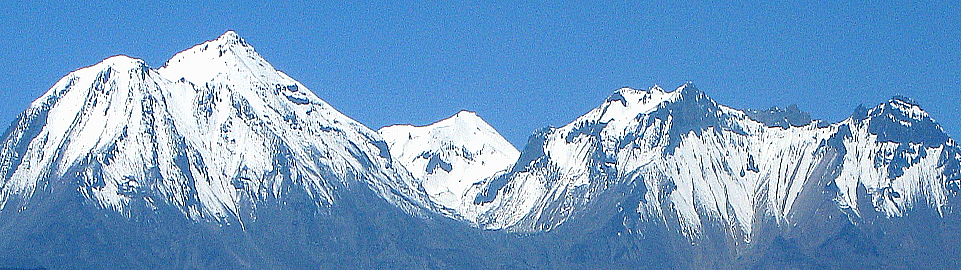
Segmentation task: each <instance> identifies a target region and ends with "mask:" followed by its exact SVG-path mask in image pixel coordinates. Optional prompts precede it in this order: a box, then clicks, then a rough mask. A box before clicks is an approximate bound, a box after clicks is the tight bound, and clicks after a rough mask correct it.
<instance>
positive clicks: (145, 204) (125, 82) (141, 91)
mask: <svg viewBox="0 0 961 270" xmlns="http://www.w3.org/2000/svg"><path fill="white" fill-rule="evenodd" d="M0 177H2V178H0V211H3V210H4V209H14V208H10V207H11V206H20V205H24V204H25V203H26V202H27V201H28V200H31V199H32V198H34V197H33V196H34V195H35V194H52V193H51V192H49V191H50V190H46V191H48V192H38V191H41V190H44V189H47V188H51V189H52V188H58V189H63V190H71V191H73V192H77V194H76V195H79V196H81V197H83V199H84V200H86V201H85V202H91V203H94V204H95V205H98V206H100V207H102V208H106V209H112V210H116V211H118V212H120V213H121V214H123V215H130V216H133V215H137V213H143V214H149V213H150V211H153V210H155V209H157V208H160V207H172V209H173V210H175V211H179V212H180V213H181V214H183V216H185V217H189V218H191V219H194V220H207V221H218V222H225V223H231V222H243V221H245V220H251V219H256V216H255V215H256V209H257V208H258V206H257V205H258V204H277V205H284V204H286V203H287V201H288V200H293V199H294V197H296V199H298V200H301V199H305V198H306V199H309V203H312V204H313V205H315V206H316V207H324V206H329V205H332V204H333V203H335V202H337V201H338V197H339V196H343V192H349V191H350V189H353V188H355V187H357V188H370V189H371V190H372V191H373V192H374V193H375V194H377V195H380V196H381V197H383V198H384V199H386V200H388V201H390V202H391V203H393V204H395V205H396V206H398V207H401V208H403V209H405V210H407V211H408V212H410V213H420V211H422V209H421V208H420V207H432V206H430V205H428V201H427V200H428V199H427V196H426V194H424V193H423V190H422V189H421V188H420V187H419V185H417V183H416V182H414V180H413V179H412V178H411V177H410V176H409V175H408V174H407V172H406V171H404V170H403V168H402V166H401V164H399V163H396V162H395V161H393V160H392V159H391V157H390V154H389V152H388V150H387V147H386V143H385V142H384V141H383V140H381V139H380V136H379V135H378V134H377V133H376V132H375V131H373V130H370V129H369V128H367V127H365V126H363V125H362V124H360V123H357V122H356V121H354V120H353V119H350V118H348V117H346V116H345V115H343V114H341V113H340V112H338V111H336V110H335V109H333V108H332V107H330V106H329V105H327V104H326V103H325V102H323V100H321V99H320V98H318V97H317V96H315V95H314V94H313V92H311V91H310V90H309V89H307V88H306V87H305V86H303V85H302V84H300V83H298V82H297V81H295V80H293V79H291V78H290V77H288V76H286V75H285V74H283V73H281V72H280V71H277V70H276V69H274V68H273V67H272V66H271V65H270V64H269V63H267V62H266V61H265V60H264V59H263V58H262V57H260V55H259V54H257V53H256V52H255V51H254V50H253V48H252V47H250V46H249V45H247V44H246V43H245V42H243V40H242V39H240V38H239V37H238V36H237V35H236V33H233V32H227V33H226V34H224V35H223V36H221V37H220V38H218V39H215V40H212V41H208V42H205V43H203V44H200V45H197V46H194V47H192V48H190V49H188V50H186V51H184V52H181V53H178V54H176V55H175V56H174V57H173V59H171V60H170V61H168V62H167V64H166V65H165V66H164V67H162V68H160V69H159V70H155V69H150V68H148V67H146V65H144V62H143V61H142V60H138V59H134V58H130V57H127V56H122V55H121V56H114V57H110V58H108V59H105V60H103V61H102V62H100V63H98V64H95V65H92V66H89V67H86V68H82V69H79V70H76V71H74V72H71V73H70V74H68V75H67V76H65V77H64V78H62V79H61V80H60V81H59V82H58V83H56V84H55V85H54V86H53V87H52V88H51V89H50V90H48V91H47V93H46V94H44V96H41V97H40V98H39V99H37V100H36V101H34V102H33V103H32V104H31V106H30V108H28V109H27V110H26V111H25V112H24V113H22V114H21V115H20V116H19V118H18V119H17V122H16V123H15V124H14V125H13V126H12V127H11V128H10V129H8V132H7V134H6V135H5V136H4V137H3V138H2V141H0ZM47 183H53V184H49V185H48V184H47ZM64 194H67V193H64ZM70 194H72V193H70ZM69 199H71V201H79V200H75V199H73V198H69ZM302 202H304V201H302ZM5 207H6V208H5ZM319 209H320V208H318V210H319Z"/></svg>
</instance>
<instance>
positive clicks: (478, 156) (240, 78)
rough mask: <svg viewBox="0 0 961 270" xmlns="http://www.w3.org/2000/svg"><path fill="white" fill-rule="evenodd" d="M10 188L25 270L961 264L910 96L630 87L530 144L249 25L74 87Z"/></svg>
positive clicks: (17, 166) (10, 147) (11, 147)
mask: <svg viewBox="0 0 961 270" xmlns="http://www.w3.org/2000/svg"><path fill="white" fill-rule="evenodd" d="M0 176H3V178H2V179H0V181H2V182H0V249H3V250H7V251H10V252H5V253H4V254H0V262H3V263H10V262H13V263H16V264H17V265H12V266H16V267H19V266H27V267H35V266H50V267H62V268H104V267H110V266H114V267H116V266H118V265H119V266H125V267H130V268H318V267H320V268H332V269H333V268H343V267H352V268H600V267H611V268H634V267H645V268H665V269H671V268H725V269H726V268H784V267H792V268H832V267H833V268H844V267H868V268H870V267H875V268H876V267H892V266H897V265H908V266H907V267H908V268H910V267H912V266H917V267H935V268H937V267H956V266H959V264H961V260H958V259H957V258H954V257H953V256H952V254H956V252H961V250H959V249H961V248H959V247H961V245H956V244H957V243H958V241H957V240H954V239H961V237H954V236H961V233H957V232H959V231H961V213H958V212H957V209H961V208H958V207H961V198H959V196H958V192H961V150H959V147H958V146H957V145H956V143H955V141H954V140H953V139H951V138H950V136H948V135H947V134H946V133H945V132H944V130H943V129H942V128H941V127H940V126H939V125H938V124H937V122H936V121H935V120H934V119H932V118H931V117H930V115H928V114H927V113H926V112H925V111H924V110H922V109H921V108H920V106H919V105H917V104H916V102H914V101H912V100H910V99H909V98H904V97H893V98H891V99H890V100H888V101H887V102H884V103H881V104H879V105H877V106H875V107H872V108H864V107H859V108H858V109H855V112H854V113H853V114H852V115H851V116H850V117H848V118H846V119H844V120H841V121H838V122H836V123H827V122H824V121H821V120H816V119H810V116H809V115H807V114H806V113H804V112H801V111H800V110H797V108H796V107H792V106H789V107H788V108H786V109H778V108H774V109H771V110H767V111H756V110H738V109H735V108H732V107H728V106H725V105H723V104H719V103H718V102H716V101H715V100H713V99H712V98H711V97H709V96H708V95H707V93H705V92H704V91H701V90H700V89H698V88H697V87H696V86H695V85H694V84H693V83H690V82H689V83H685V84H683V85H681V86H680V87H678V88H676V89H675V90H673V91H665V90H664V89H662V88H660V87H659V86H656V85H655V86H653V87H651V88H649V89H647V90H637V89H631V88H621V89H618V90H616V91H614V92H613V93H612V94H611V95H609V96H608V97H607V98H606V99H605V100H603V102H602V103H601V104H600V105H599V106H597V107H595V108H594V109H592V110H590V111H588V112H587V113H585V114H583V115H582V116H580V117H578V118H576V119H575V120H574V121H572V122H571V123H569V124H565V125H563V126H560V127H546V128H543V129H540V130H538V131H536V132H534V134H532V135H531V136H530V138H529V140H528V144H527V145H525V147H524V148H523V149H522V150H521V151H518V150H517V149H516V148H514V146H513V145H511V144H510V143H509V142H507V141H506V140H505V139H504V138H503V137H502V136H501V135H500V134H498V133H497V131H496V130H495V129H494V128H493V127H491V126H490V125H489V124H487V123H486V122H485V121H484V120H483V119H481V118H480V116H478V115H477V114H476V113H473V112H469V111H461V112H458V113H457V114H455V115H453V116H451V117H449V118H447V119H444V120H441V121H438V122H435V123H432V124H430V125H425V126H419V127H418V126H413V125H395V126H390V127H384V128H381V129H380V130H378V131H374V130H371V129H370V128H367V127H366V126H364V125H363V124H361V123H358V122H357V121H354V120H353V119H350V118H349V117H347V116H346V115H343V114H342V113H340V112H339V111H337V110H336V109H334V108H332V107H331V106H330V105H329V104H327V103H326V102H324V101H323V100H322V99H321V98H320V97H318V96H317V95H316V94H314V93H313V92H311V91H310V90H309V89H308V88H307V87H306V86H304V85H302V84H301V83H299V82H297V81H296V80H294V79H293V78H290V77H289V76H287V75H286V74H284V73H283V72H281V71H279V70H277V69H276V68H274V67H273V66H272V65H270V63H268V62H267V61H266V60H265V59H263V57H261V56H260V55H259V54H257V52H256V51H255V50H254V49H253V47H251V46H250V44H247V43H246V42H245V41H244V40H243V39H242V38H241V37H240V36H239V35H237V33H236V32H234V31H227V32H226V33H224V34H223V35H221V36H220V37H218V38H217V39H214V40H210V41H207V42H204V43H201V44H198V45H195V46H193V47H191V48H189V49H187V50H184V51H183V52H180V53H178V54H175V55H174V56H172V57H171V59H170V60H168V61H167V62H166V63H165V64H164V65H163V66H161V67H160V68H157V69H153V68H150V67H148V66H147V65H146V64H145V63H144V62H143V61H142V60H139V59H135V58H131V57H128V56H124V55H118V56H113V57H110V58H107V59H105V60H103V61H101V62H100V63H97V64H95V65H91V66H88V67H85V68H81V69H78V70H76V71H74V72H71V73H69V74H68V75H66V76H64V78H62V79H60V80H59V81H58V82H57V83H56V84H55V85H54V86H53V87H51V88H50V90H48V91H47V92H46V93H45V94H43V95H42V96H41V97H40V98H38V99H37V100H36V101H34V102H33V103H31V105H30V107H29V108H27V109H26V110H25V111H24V112H23V113H21V115H20V117H18V119H17V121H15V122H14V124H12V125H11V126H10V127H9V128H8V129H7V131H6V132H5V133H4V135H3V137H2V141H0ZM26 243H31V244H33V245H26ZM167 254H174V255H167ZM88 260H89V261H88ZM3 263H0V267H6V266H7V265H4V264H3Z"/></svg>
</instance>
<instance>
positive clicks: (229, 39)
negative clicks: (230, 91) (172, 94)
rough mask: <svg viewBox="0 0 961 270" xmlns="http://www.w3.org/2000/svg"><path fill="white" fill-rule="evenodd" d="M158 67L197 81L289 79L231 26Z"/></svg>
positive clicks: (172, 77)
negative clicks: (215, 36) (216, 36)
mask: <svg viewBox="0 0 961 270" xmlns="http://www.w3.org/2000/svg"><path fill="white" fill-rule="evenodd" d="M158 71H159V72H160V74H161V75H162V76H164V77H166V78H167V79H169V80H171V81H176V80H180V79H181V78H182V79H184V80H186V81H189V82H191V83H194V84H198V85H202V84H205V83H207V82H210V81H212V80H215V79H217V78H218V77H219V78H220V80H225V81H237V83H248V82H250V81H261V82H268V81H275V82H276V81H283V82H284V83H289V81H291V80H290V78H287V77H286V76H285V75H281V74H280V73H279V72H278V71H277V70H276V69H274V67H273V66H271V65H270V63H268V62H267V61H266V60H264V58H263V57H262V56H261V55H260V54H259V53H257V51H255V50H254V48H253V47H252V46H250V45H249V44H247V42H246V41H244V39H243V38H241V37H240V35H238V34H237V32H234V31H233V30H230V31H227V32H225V33H224V34H222V35H220V37H218V38H217V39H214V40H209V41H206V42H204V43H201V44H198V45H196V46H193V47H191V48H190V49H187V50H185V51H182V52H180V53H177V54H176V55H174V56H173V57H171V58H170V60H167V63H165V64H164V66H163V67H161V68H160V69H159V70H158ZM228 73H230V74H231V75H232V76H231V77H229V78H228V77H227V76H226V74H228Z"/></svg>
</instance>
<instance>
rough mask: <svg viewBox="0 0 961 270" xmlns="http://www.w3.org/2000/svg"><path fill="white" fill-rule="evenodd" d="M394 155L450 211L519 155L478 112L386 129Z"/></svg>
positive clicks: (512, 162)
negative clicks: (466, 194)
mask: <svg viewBox="0 0 961 270" xmlns="http://www.w3.org/2000/svg"><path fill="white" fill-rule="evenodd" d="M379 132H380V134H381V136H383V137H384V140H386V141H387V144H388V148H389V149H390V153H391V156H393V157H394V159H396V160H398V161H399V162H400V163H401V164H404V167H406V168H407V169H408V170H409V171H410V172H411V174H412V175H413V176H414V178H416V179H419V180H421V181H422V183H423V186H424V189H425V190H426V191H427V193H428V194H430V196H431V199H432V200H434V201H435V202H437V203H440V204H441V205H443V206H446V207H448V208H451V209H455V210H457V209H460V208H461V205H462V204H464V202H463V200H464V192H465V191H466V190H467V188H468V187H470V186H471V185H474V184H475V183H478V182H480V181H482V180H484V179H485V178H488V177H491V176H493V175H494V174H496V173H497V172H499V171H502V170H505V169H507V168H508V167H510V166H511V165H513V164H514V161H515V160H517V156H518V155H519V152H518V151H517V149H516V148H514V146H513V145H511V144H510V143H509V142H508V141H507V140H506V139H504V137H503V136H501V135H500V134H499V133H497V131H496V130H494V128H493V127H491V126H490V125H489V124H487V122H485V121H484V120H483V119H481V118H480V117H479V116H477V114H476V113H474V112H469V111H461V112H458V113H457V114H455V115H454V116H451V117H450V118H447V119H444V120H441V121H438V122H436V123H433V124H430V125H426V126H412V125H393V126H387V127H384V128H381V129H380V130H379Z"/></svg>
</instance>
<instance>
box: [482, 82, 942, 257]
mask: <svg viewBox="0 0 961 270" xmlns="http://www.w3.org/2000/svg"><path fill="white" fill-rule="evenodd" d="M751 117H752V115H751V114H748V113H745V112H742V111H739V110H735V109H732V108H729V107H725V106H723V105H718V104H717V103H716V102H714V101H713V100H711V99H710V98H709V97H707V96H706V95H705V94H704V93H703V92H701V91H700V90H698V89H697V88H695V87H694V86H693V85H691V84H685V85H683V86H681V87H680V88H678V89H677V90H675V91H672V92H665V91H663V90H661V89H660V88H657V87H654V88H652V89H651V90H648V91H642V90H633V89H621V90H619V91H617V92H615V93H614V94H613V95H612V96H611V97H610V98H608V100H607V101H605V103H604V104H603V105H601V106H600V107H598V108H596V109H594V110H592V111H590V112H588V113H587V114H585V115H584V116H581V117H579V118H578V119H577V120H575V121H574V122H573V123H571V124H568V125H565V126H563V127H560V128H549V129H545V130H542V131H540V132H538V133H536V134H534V135H533V136H531V139H530V142H529V144H528V145H527V147H526V148H525V149H524V151H522V153H521V157H520V159H519V160H518V162H517V163H516V164H515V165H514V167H513V168H512V169H511V171H510V172H508V173H506V174H504V175H501V176H499V177H496V178H492V179H489V180H488V181H486V182H485V183H484V184H482V185H477V186H476V188H474V189H472V190H470V191H468V196H470V197H473V199H474V202H475V207H477V208H479V209H481V211H482V212H483V214H481V215H479V216H478V219H477V223H479V224H482V226H483V227H485V228H489V229H507V230H511V231H528V232H529V231H549V230H552V229H554V228H556V227H558V226H560V225H561V224H563V223H565V222H566V221H567V220H568V219H570V218H571V217H572V216H576V215H578V213H583V212H584V211H587V210H584V209H585V208H586V207H587V206H586V205H588V204H591V203H593V202H594V201H597V200H599V199H598V198H599V197H601V196H615V197H616V198H617V200H628V201H622V203H621V204H619V205H618V206H617V208H618V209H620V210H618V211H620V212H623V213H625V215H627V216H628V217H626V218H625V219H624V220H623V221H622V223H623V224H622V225H623V226H625V227H626V228H624V229H625V230H628V231H630V230H631V229H632V226H641V227H643V226H644V225H643V224H644V223H663V224H673V225H669V226H668V227H670V228H669V229H670V230H675V231H677V232H678V233H680V234H682V235H684V237H685V238H687V239H688V241H692V242H697V241H698V239H699V238H702V237H707V236H705V233H706V231H707V230H713V229H711V228H710V227H717V228H720V230H721V233H722V235H727V236H726V238H730V240H725V241H732V243H750V242H752V240H753V239H755V238H758V237H764V234H767V233H769V231H771V230H777V229H776V228H778V227H784V226H787V227H789V226H793V225H796V224H798V223H799V222H803V221H805V220H807V219H810V218H815V216H816V213H814V212H816V211H815V210H816V208H817V207H818V205H820V204H821V203H822V200H830V201H831V202H832V203H833V204H834V205H835V208H836V209H835V210H839V211H843V212H844V213H845V215H844V218H848V219H851V220H852V222H854V223H855V224H857V223H858V222H859V219H860V217H861V216H864V215H866V213H874V212H878V213H883V214H884V216H887V217H897V216H902V215H903V214H904V213H906V212H909V211H914V210H917V211H924V209H932V210H934V211H935V212H936V213H942V212H944V211H948V210H950V209H952V206H951V205H949V204H948V201H950V200H951V199H952V198H955V197H956V193H957V188H956V187H957V183H958V179H959V177H958V164H959V161H961V156H958V154H957V153H958V147H957V146H956V145H955V143H954V141H953V140H951V139H950V138H948V137H947V136H946V135H945V134H944V132H943V130H941V128H940V127H938V126H937V124H935V123H934V121H933V120H931V119H930V117H929V116H928V115H927V114H926V113H924V112H923V111H921V110H920V109H919V108H918V107H917V106H916V105H915V104H913V103H911V102H910V101H905V99H903V98H894V99H892V100H891V101H889V102H887V103H884V104H881V105H879V106H878V107H876V108H874V109H871V110H863V109H862V110H861V111H859V112H858V113H856V114H855V115H854V116H852V117H851V118H849V119H847V120H845V121H842V122H840V123H836V124H830V125H829V124H825V123H822V122H818V121H815V122H810V121H807V123H805V122H803V121H802V122H799V124H789V125H783V124H780V123H774V124H772V123H767V122H765V121H762V120H754V119H753V118H751ZM625 184H627V185H628V186H629V187H624V188H628V190H617V189H612V187H614V186H623V185H625ZM612 194H620V195H612ZM824 196H826V197H824ZM630 198H633V199H630ZM861 201H867V202H868V203H867V205H863V204H860V202H861ZM865 208H867V209H865ZM767 222H773V223H774V225H773V226H774V227H775V228H768V229H766V230H761V231H759V230H758V229H757V228H758V227H760V226H764V224H765V223H767ZM631 224H634V225H631ZM722 238H724V237H722Z"/></svg>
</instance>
